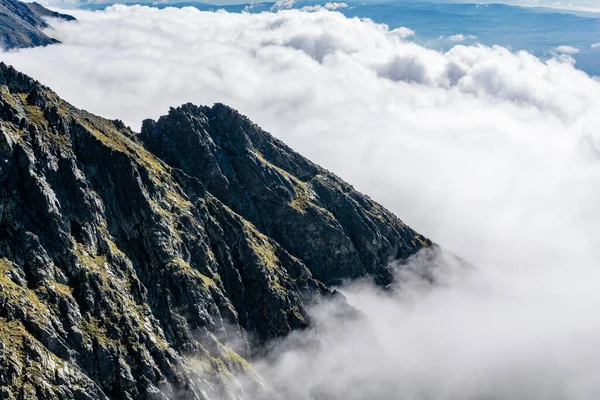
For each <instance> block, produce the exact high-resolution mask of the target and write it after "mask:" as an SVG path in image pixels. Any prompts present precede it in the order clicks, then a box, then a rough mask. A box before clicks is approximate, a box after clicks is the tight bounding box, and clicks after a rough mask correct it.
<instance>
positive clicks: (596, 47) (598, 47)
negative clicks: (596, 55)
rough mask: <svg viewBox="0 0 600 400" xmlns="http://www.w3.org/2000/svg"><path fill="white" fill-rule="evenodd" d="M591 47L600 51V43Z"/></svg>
mask: <svg viewBox="0 0 600 400" xmlns="http://www.w3.org/2000/svg"><path fill="white" fill-rule="evenodd" d="M591 47H592V49H600V43H594V44H593V45H592V46H591Z"/></svg>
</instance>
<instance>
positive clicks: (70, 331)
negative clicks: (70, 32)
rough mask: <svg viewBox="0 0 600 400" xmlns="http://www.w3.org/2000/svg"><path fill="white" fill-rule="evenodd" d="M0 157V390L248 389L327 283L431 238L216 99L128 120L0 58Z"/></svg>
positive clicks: (403, 254) (43, 393)
mask: <svg viewBox="0 0 600 400" xmlns="http://www.w3.org/2000/svg"><path fill="white" fill-rule="evenodd" d="M0 158H2V159H3V160H5V161H4V166H3V167H2V168H0V387H1V388H9V389H10V390H9V391H8V392H6V393H5V392H0V396H2V397H0V398H1V399H4V398H7V399H20V398H33V397H37V398H41V399H46V398H48V399H50V398H63V399H107V398H109V399H146V398H155V399H179V398H186V399H214V398H219V399H228V398H229V399H243V398H256V397H257V396H258V395H259V394H260V395H261V396H262V394H261V390H263V388H265V387H266V386H265V385H262V384H261V382H262V378H261V377H260V376H257V374H256V373H255V372H253V371H252V370H251V367H250V364H249V362H248V361H247V360H248V359H251V358H252V356H253V355H255V354H256V353H257V352H259V351H260V350H261V348H262V346H263V345H264V344H265V343H267V342H269V341H271V340H277V339H278V338H281V337H284V336H286V335H288V334H289V333H290V332H292V331H293V330H297V329H306V328H308V327H310V326H311V317H310V315H309V313H308V311H307V310H308V306H309V305H310V304H311V302H314V301H320V299H322V298H323V297H328V298H329V297H331V296H334V294H333V293H332V292H331V291H330V289H329V286H330V285H332V284H337V283H339V282H341V281H343V280H346V279H354V278H359V277H371V278H372V279H374V280H375V281H376V282H377V283H378V284H381V285H387V284H389V283H390V282H391V281H392V279H393V275H392V271H391V270H390V267H389V265H390V262H394V263H396V264H399V265H400V267H399V268H402V266H401V264H402V262H403V261H404V260H405V259H406V258H407V257H409V256H410V255H412V254H415V253H416V252H417V251H419V250H420V249H422V248H425V247H430V246H431V245H432V243H431V242H430V241H429V240H428V239H426V238H424V237H423V236H421V235H419V234H418V233H416V232H415V231H413V230H412V229H410V228H409V227H408V226H406V225H405V224H404V223H402V222H401V221H400V220H399V219H398V218H396V217H395V216H394V215H392V214H391V213H390V212H388V211H387V210H385V209H384V208H383V207H381V206H380V205H378V204H376V203H375V202H373V201H372V200H371V199H369V198H368V197H366V196H364V195H362V194H360V193H358V192H356V191H355V190H354V189H353V188H352V187H351V186H350V185H348V184H347V183H345V182H343V181H342V180H341V179H339V178H338V177H336V176H335V175H333V174H332V173H330V172H328V171H326V170H324V169H322V168H320V167H319V166H317V165H315V164H313V163H311V162H310V161H308V160H307V159H305V158H303V157H302V156H300V155H298V154H297V153H295V152H293V151H292V150H291V149H290V148H289V147H287V146H286V145H284V144H283V143H281V142H280V141H278V140H277V139H275V138H273V137H272V136H271V135H269V134H267V133H266V132H264V131H262V130H261V129H260V128H259V127H257V126H256V125H254V124H252V122H250V121H249V120H248V119H247V118H245V117H243V116H241V115H239V114H238V113H237V112H236V111H234V110H232V109H230V108H228V107H226V106H223V105H215V106H213V107H196V106H193V105H184V106H182V107H180V108H177V109H172V110H171V111H170V112H169V114H168V115H167V116H164V117H162V118H161V119H159V120H158V121H146V122H145V123H144V127H143V129H142V132H141V133H139V134H138V133H135V132H132V131H131V130H129V129H128V128H126V127H125V126H124V125H123V124H122V123H120V122H119V121H110V120H106V119H103V118H100V117H97V116H95V115H92V114H90V113H87V112H85V111H82V110H78V109H76V108H75V107H73V106H71V105H70V104H68V103H66V102H65V101H63V100H61V99H60V98H59V97H58V96H57V95H56V94H55V93H53V92H52V91H51V90H50V89H48V88H46V87H44V86H43V85H41V84H40V83H38V82H36V81H34V80H33V79H31V78H29V77H27V76H25V75H23V74H20V73H18V72H17V71H15V70H14V69H13V68H11V67H9V66H6V65H5V64H3V63H0ZM417 273H418V271H417ZM231 346H234V347H231ZM236 377H243V378H244V379H240V380H239V381H238V380H237V378H236ZM249 393H250V394H249ZM263 394H264V393H263Z"/></svg>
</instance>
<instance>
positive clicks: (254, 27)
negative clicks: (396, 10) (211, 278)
mask: <svg viewBox="0 0 600 400" xmlns="http://www.w3.org/2000/svg"><path fill="white" fill-rule="evenodd" d="M75 14H76V17H77V18H78V19H79V22H76V23H60V22H53V26H54V28H53V30H52V32H51V33H52V34H53V35H54V36H56V37H57V38H58V39H60V40H61V41H62V42H63V44H61V45H58V46H50V47H45V48H36V49H29V50H23V51H19V52H10V53H0V59H2V60H4V61H6V62H9V63H11V64H13V65H14V66H15V67H16V68H18V69H20V70H22V71H24V72H26V73H28V74H31V75H33V76H34V77H36V78H38V79H40V80H41V81H42V82H44V83H45V84H47V85H48V86H50V87H52V88H53V89H55V90H56V91H57V92H58V93H59V95H61V96H63V97H64V98H65V99H67V100H69V101H71V102H72V103H73V104H75V105H76V106H79V107H81V108H85V109H88V110H89V111H92V112H95V113H98V114H100V115H103V116H106V117H110V118H121V119H123V120H125V122H126V123H128V124H131V125H132V126H133V127H134V128H136V129H137V128H138V127H139V126H140V122H141V120H142V119H143V118H146V117H154V118H156V117H158V116H159V115H161V114H163V113H165V112H166V110H167V109H168V107H169V106H175V105H179V104H181V103H183V102H188V101H191V102H194V103H200V104H211V103H213V102H216V101H220V102H224V103H227V104H230V105H232V106H233V107H235V108H237V109H239V110H240V111H241V112H243V113H245V114H247V115H248V116H250V117H251V118H252V119H253V120H254V121H255V122H257V123H259V124H260V125H262V126H263V127H264V128H265V129H267V130H269V131H271V132H273V133H274V134H275V135H276V136H277V137H279V138H281V139H283V140H284V141H286V142H287V143H288V144H290V145H291V146H292V147H294V148H295V149H297V150H298V151H300V152H301V153H303V154H304V155H306V156H308V157H309V158H311V159H313V160H314V161H316V162H318V163H320V164H322V165H323V166H325V167H327V168H329V169H331V170H333V171H335V172H336V173H338V174H340V175H341V176H342V177H343V178H344V179H346V180H349V181H350V182H351V183H353V184H354V185H355V186H356V187H357V189H359V190H362V191H364V192H366V193H368V194H370V195H371V196H372V197H373V198H375V199H376V200H378V201H380V202H382V203H383V204H385V205H386V206H388V207H389V208H390V209H391V210H392V211H394V212H395V213H397V214H398V215H399V216H400V217H402V218H403V219H404V220H405V221H406V222H407V223H409V224H411V225H412V226H413V227H415V228H416V229H418V230H420V231H421V232H423V233H424V234H426V235H428V236H429V237H431V238H432V239H433V240H435V241H436V242H438V243H440V244H441V245H442V246H444V247H445V248H446V249H448V250H450V251H452V252H454V253H456V254H459V255H460V256H461V257H463V258H465V259H467V260H468V261H470V262H471V263H472V264H474V265H475V266H476V267H477V269H476V270H474V271H470V272H468V273H467V272H464V273H461V272H457V273H452V274H450V273H448V274H446V275H445V276H441V277H439V281H440V284H438V285H436V286H434V287H429V286H427V285H425V286H423V285H422V284H421V283H419V282H412V283H410V284H407V285H406V286H405V287H404V288H403V290H402V291H399V292H394V293H393V294H382V293H379V292H377V291H376V290H373V289H372V288H369V286H368V285H366V286H354V287H348V288H344V289H343V290H344V291H345V293H346V294H347V295H348V299H349V301H350V302H351V303H352V304H354V305H355V306H356V307H357V308H359V309H361V310H363V311H365V312H366V313H367V315H368V320H366V321H367V322H365V320H363V319H359V320H355V319H350V320H349V321H346V320H345V321H338V322H339V323H336V324H333V326H332V324H330V323H328V322H327V321H329V320H331V318H332V316H331V315H332V312H331V308H328V305H325V307H324V308H323V309H318V310H316V311H315V312H316V313H317V315H324V316H326V317H323V318H321V319H320V321H321V327H320V331H319V334H318V335H316V337H314V338H312V339H313V340H315V341H316V342H317V344H318V345H316V346H314V347H313V349H315V350H311V351H309V352H308V353H307V352H302V351H294V350H290V351H286V352H285V353H284V354H283V355H282V356H281V358H280V359H279V361H276V362H275V368H269V367H268V366H269V365H270V363H265V364H264V365H265V366H266V367H265V368H266V371H267V373H268V374H272V375H273V379H274V380H275V381H276V382H277V383H278V384H280V385H281V386H283V387H288V388H289V390H290V391H292V393H291V394H290V396H289V398H294V397H296V398H306V397H310V396H313V397H314V393H318V392H319V391H321V392H325V393H333V394H335V395H339V396H343V395H345V394H346V395H348V393H347V392H345V390H346V389H345V388H348V387H352V388H353V389H354V392H353V393H354V394H353V395H354V396H355V398H386V396H388V397H387V398H396V397H397V393H398V391H401V392H402V393H406V396H407V398H430V399H434V400H435V399H449V400H454V399H464V398H474V397H475V398H490V397H491V396H492V395H495V396H496V397H495V398H499V399H519V398H546V399H563V398H569V399H576V400H579V399H582V400H583V399H590V398H595V397H597V395H598V393H599V390H600V384H599V383H598V382H600V368H599V366H598V364H597V360H598V359H600V321H599V320H598V319H597V318H595V317H594V316H595V313H596V311H597V310H598V308H599V306H600V291H598V290H597V282H599V281H600V270H599V269H598V266H597V262H598V260H600V247H599V246H597V243H599V241H600V224H599V223H598V221H600V207H599V206H598V204H600V187H599V186H598V182H599V181H600V163H599V161H600V133H599V131H598V126H600V115H599V114H598V112H597V110H598V109H600V83H599V82H598V81H596V80H594V79H591V78H590V77H589V76H587V75H586V74H585V73H583V72H581V71H579V70H577V69H576V68H575V67H574V66H573V64H572V62H571V61H570V58H568V57H567V58H561V57H557V58H553V59H550V60H548V61H541V60H539V59H537V58H535V57H534V56H532V55H530V54H528V53H525V52H518V53H513V52H510V51H509V50H507V49H505V48H501V47H484V46H464V45H458V46H455V47H453V48H452V49H451V50H449V51H447V52H443V53H441V52H436V51H433V50H430V49H426V48H423V47H420V46H418V45H417V44H415V43H411V42H407V41H405V40H404V38H406V37H407V36H408V35H407V33H410V31H408V30H406V31H402V30H394V31H390V30H389V29H388V28H387V27H386V26H384V25H378V24H375V23H373V22H371V21H365V20H359V19H355V18H353V19H348V18H345V17H344V16H343V15H341V14H339V13H336V12H328V11H322V12H317V13H306V12H301V11H298V10H288V11H281V12H278V13H262V14H256V15H250V14H228V13H224V12H217V13H204V12H200V11H198V10H196V9H193V8H185V9H165V10H158V9H149V8H143V7H123V6H116V7H112V8H110V9H108V10H107V11H106V12H99V13H87V12H79V11H78V12H76V13H75ZM415 262H421V261H420V260H416V261H415ZM336 321H337V320H336ZM341 328H344V330H343V331H340V329H341ZM349 332H352V333H351V334H350V333H349ZM301 339H302V340H306V338H305V337H302V338H301ZM375 343H376V344H375ZM315 360H316V361H315ZM290 377H293V379H291V378H290ZM298 377H300V378H298ZM361 377H366V381H367V383H370V384H364V385H352V384H351V383H352V382H356V381H357V379H358V378H361ZM363 381H364V379H362V380H361V379H358V382H363ZM344 383H345V384H346V385H344ZM379 389H381V390H380V391H378V390H379ZM310 393H312V394H310ZM348 398H352V397H350V395H348Z"/></svg>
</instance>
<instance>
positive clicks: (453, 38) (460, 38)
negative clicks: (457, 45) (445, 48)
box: [448, 33, 465, 42]
mask: <svg viewBox="0 0 600 400" xmlns="http://www.w3.org/2000/svg"><path fill="white" fill-rule="evenodd" d="M448 40H450V41H452V42H464V41H465V35H463V34H462V33H459V34H458V35H452V36H450V37H449V38H448Z"/></svg>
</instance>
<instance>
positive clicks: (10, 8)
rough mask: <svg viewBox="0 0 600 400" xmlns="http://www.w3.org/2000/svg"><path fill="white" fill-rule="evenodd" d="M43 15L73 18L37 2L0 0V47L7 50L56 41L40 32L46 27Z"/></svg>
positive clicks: (44, 44) (66, 18)
mask: <svg viewBox="0 0 600 400" xmlns="http://www.w3.org/2000/svg"><path fill="white" fill-rule="evenodd" d="M44 17H52V18H60V19H64V20H67V21H73V20H75V18H74V17H72V16H70V15H66V14H61V13H57V12H54V11H51V10H48V9H47V8H44V7H43V6H42V5H41V4H39V3H23V2H20V1H18V0H0V48H1V49H4V50H8V49H14V48H21V47H35V46H46V45H49V44H53V43H58V41H57V40H56V39H53V38H51V37H49V36H47V35H46V34H45V33H43V32H42V29H44V28H47V27H48V24H47V23H46V21H44Z"/></svg>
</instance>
